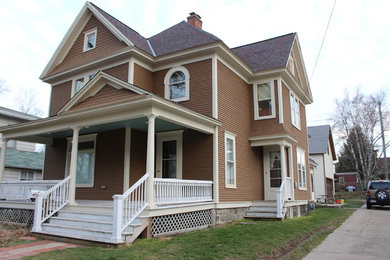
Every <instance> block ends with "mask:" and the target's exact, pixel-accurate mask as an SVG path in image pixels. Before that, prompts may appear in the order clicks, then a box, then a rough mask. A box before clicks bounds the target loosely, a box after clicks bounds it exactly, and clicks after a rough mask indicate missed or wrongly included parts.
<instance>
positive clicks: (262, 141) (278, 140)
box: [249, 134, 297, 147]
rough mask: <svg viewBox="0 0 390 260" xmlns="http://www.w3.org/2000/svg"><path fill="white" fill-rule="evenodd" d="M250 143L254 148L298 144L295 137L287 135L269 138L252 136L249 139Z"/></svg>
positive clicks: (270, 136)
mask: <svg viewBox="0 0 390 260" xmlns="http://www.w3.org/2000/svg"><path fill="white" fill-rule="evenodd" d="M249 142H250V144H251V146H252V147H256V146H269V145H283V144H291V143H297V140H295V139H294V138H293V137H291V136H290V135H287V134H284V135H283V134H282V135H269V136H252V137H250V138H249Z"/></svg>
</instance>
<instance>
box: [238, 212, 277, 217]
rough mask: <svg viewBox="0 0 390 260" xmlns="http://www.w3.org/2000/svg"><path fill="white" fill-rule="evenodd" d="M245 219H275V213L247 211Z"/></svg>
mask: <svg viewBox="0 0 390 260" xmlns="http://www.w3.org/2000/svg"><path fill="white" fill-rule="evenodd" d="M245 217H246V218H277V217H276V213H271V212H251V211H248V212H247V213H246V215H245Z"/></svg>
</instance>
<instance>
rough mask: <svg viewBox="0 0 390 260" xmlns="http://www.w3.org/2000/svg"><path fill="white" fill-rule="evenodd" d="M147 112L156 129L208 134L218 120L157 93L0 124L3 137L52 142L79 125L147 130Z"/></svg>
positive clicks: (89, 128)
mask: <svg viewBox="0 0 390 260" xmlns="http://www.w3.org/2000/svg"><path fill="white" fill-rule="evenodd" d="M148 114H155V115H157V118H156V132H163V131H171V130H180V129H185V128H190V129H194V130H196V131H200V132H203V133H207V134H212V133H213V132H214V127H215V126H218V125H220V124H221V123H220V122H219V121H218V120H216V119H214V118H211V117H208V116H205V115H203V114H200V113H198V112H195V111H193V110H191V109H188V108H186V107H183V106H181V105H180V104H176V103H174V102H171V101H168V100H165V99H163V98H160V97H158V96H155V95H152V94H149V95H140V96H138V97H135V98H133V99H131V100H128V99H127V100H123V101H119V102H116V103H110V104H105V105H101V106H98V107H92V108H90V109H85V110H75V111H68V112H67V113H62V114H58V115H56V116H52V117H48V118H44V119H38V120H34V121H30V122H26V123H21V124H16V125H11V126H4V127H0V133H2V134H3V138H7V139H16V140H23V141H30V142H37V143H44V144H51V143H52V139H53V138H59V137H66V136H71V135H72V127H82V129H81V130H80V134H87V133H93V132H97V131H106V130H113V129H118V128H125V127H131V128H135V129H139V130H143V131H146V129H147V118H146V117H145V116H146V115H148Z"/></svg>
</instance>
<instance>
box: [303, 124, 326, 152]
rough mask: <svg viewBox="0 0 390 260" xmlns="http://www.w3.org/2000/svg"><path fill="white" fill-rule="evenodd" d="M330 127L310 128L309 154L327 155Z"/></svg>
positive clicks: (308, 129) (308, 130)
mask: <svg viewBox="0 0 390 260" xmlns="http://www.w3.org/2000/svg"><path fill="white" fill-rule="evenodd" d="M329 131H330V126H329V125H320V126H309V127H308V128H307V132H308V135H309V154H325V153H327V152H328V143H329Z"/></svg>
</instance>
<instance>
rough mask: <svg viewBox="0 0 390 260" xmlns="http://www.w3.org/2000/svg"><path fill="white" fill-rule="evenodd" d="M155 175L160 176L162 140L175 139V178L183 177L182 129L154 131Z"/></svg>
mask: <svg viewBox="0 0 390 260" xmlns="http://www.w3.org/2000/svg"><path fill="white" fill-rule="evenodd" d="M156 136H157V144H156V150H157V151H156V177H157V178H162V142H163V141H176V179H183V130H178V131H170V132H163V133H156Z"/></svg>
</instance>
